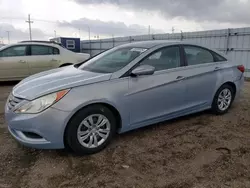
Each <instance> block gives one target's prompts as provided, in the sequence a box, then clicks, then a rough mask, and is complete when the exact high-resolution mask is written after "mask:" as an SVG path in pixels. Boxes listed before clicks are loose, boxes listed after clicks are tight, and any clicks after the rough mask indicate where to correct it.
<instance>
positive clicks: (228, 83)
mask: <svg viewBox="0 0 250 188" xmlns="http://www.w3.org/2000/svg"><path fill="white" fill-rule="evenodd" d="M223 85H230V86H231V87H232V88H233V91H234V95H235V94H236V85H235V83H233V82H226V83H224V84H223Z"/></svg>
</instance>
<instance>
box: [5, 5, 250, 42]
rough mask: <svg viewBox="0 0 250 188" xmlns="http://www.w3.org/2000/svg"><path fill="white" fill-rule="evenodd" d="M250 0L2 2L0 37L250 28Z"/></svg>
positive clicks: (23, 37) (110, 35) (105, 34)
mask: <svg viewBox="0 0 250 188" xmlns="http://www.w3.org/2000/svg"><path fill="white" fill-rule="evenodd" d="M249 8H250V0H41V1H37V0H0V41H2V40H3V41H4V42H5V43H7V42H8V37H7V36H8V33H7V31H10V32H9V34H10V41H11V42H16V41H18V40H27V39H29V32H28V23H26V22H25V20H27V17H28V14H31V19H32V20H33V21H34V22H33V24H32V36H33V39H42V40H47V39H49V38H50V37H53V36H55V33H56V36H69V37H81V38H82V39H88V31H89V30H90V34H91V38H93V39H94V38H95V37H96V36H99V37H100V38H107V37H112V36H128V35H140V34H147V33H148V27H149V25H150V28H151V30H150V32H151V33H154V34H155V33H164V32H165V33H170V32H172V28H174V32H180V30H182V31H183V32H185V31H200V30H210V29H222V28H233V27H248V26H250V11H249Z"/></svg>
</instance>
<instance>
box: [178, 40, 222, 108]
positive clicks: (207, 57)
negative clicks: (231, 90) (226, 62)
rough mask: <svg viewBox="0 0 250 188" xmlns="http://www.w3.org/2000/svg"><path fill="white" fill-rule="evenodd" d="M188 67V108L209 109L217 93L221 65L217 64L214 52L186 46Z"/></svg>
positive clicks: (184, 73) (184, 48) (186, 72)
mask: <svg viewBox="0 0 250 188" xmlns="http://www.w3.org/2000/svg"><path fill="white" fill-rule="evenodd" d="M183 50H184V54H185V57H186V63H187V67H186V70H185V71H184V72H183V76H185V85H186V87H187V103H186V105H187V107H188V108H192V109H195V108H196V109H197V110H198V109H202V108H208V107H209V106H210V105H211V103H212V100H213V97H214V93H215V92H216V91H215V90H216V83H217V80H218V77H219V76H220V75H219V69H220V67H221V66H220V63H219V62H215V60H214V55H213V52H211V51H210V50H208V49H205V48H201V47H198V46H192V45H184V46H183Z"/></svg>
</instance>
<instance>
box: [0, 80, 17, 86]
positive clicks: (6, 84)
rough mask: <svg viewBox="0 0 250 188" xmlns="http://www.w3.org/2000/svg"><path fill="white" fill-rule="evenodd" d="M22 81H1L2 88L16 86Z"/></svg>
mask: <svg viewBox="0 0 250 188" xmlns="http://www.w3.org/2000/svg"><path fill="white" fill-rule="evenodd" d="M19 82H20V81H0V87H1V86H15V85H16V84H18V83H19Z"/></svg>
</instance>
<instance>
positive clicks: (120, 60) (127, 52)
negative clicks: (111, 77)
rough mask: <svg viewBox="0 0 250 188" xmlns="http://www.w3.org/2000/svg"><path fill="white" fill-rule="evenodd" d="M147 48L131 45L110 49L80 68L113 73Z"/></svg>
mask: <svg viewBox="0 0 250 188" xmlns="http://www.w3.org/2000/svg"><path fill="white" fill-rule="evenodd" d="M146 50H147V49H145V48H131V47H128V48H119V49H112V50H108V51H106V52H104V53H102V54H100V55H97V56H96V57H94V58H92V59H90V60H89V61H87V62H85V63H84V64H82V65H81V66H80V67H79V69H82V70H86V71H90V72H98V73H113V72H116V71H118V70H120V69H122V68H123V67H125V66H126V65H128V64H129V63H130V62H131V61H132V60H134V59H135V58H136V57H138V56H139V55H141V54H142V53H143V52H145V51H146Z"/></svg>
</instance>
